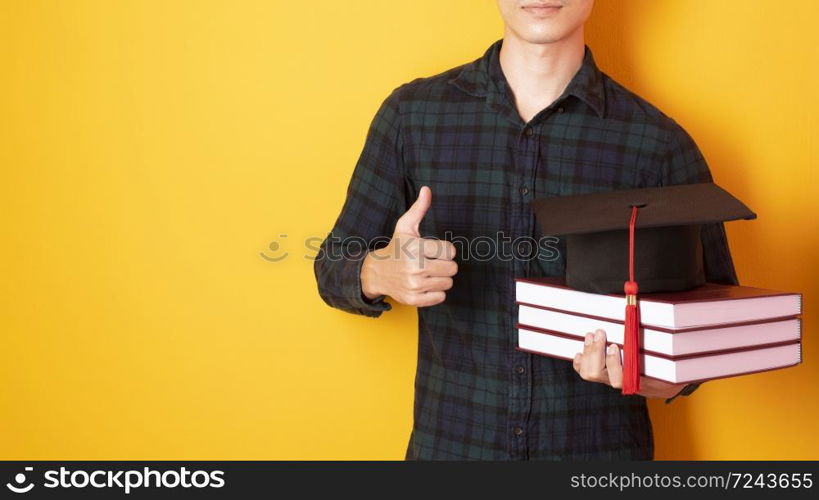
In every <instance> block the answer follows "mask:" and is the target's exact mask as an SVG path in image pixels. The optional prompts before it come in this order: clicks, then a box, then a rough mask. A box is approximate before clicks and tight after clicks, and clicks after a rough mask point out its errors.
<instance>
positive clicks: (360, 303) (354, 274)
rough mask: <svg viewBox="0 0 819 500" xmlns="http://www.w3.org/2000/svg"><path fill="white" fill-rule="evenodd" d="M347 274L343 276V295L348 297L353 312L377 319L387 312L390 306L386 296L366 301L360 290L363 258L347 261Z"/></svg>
mask: <svg viewBox="0 0 819 500" xmlns="http://www.w3.org/2000/svg"><path fill="white" fill-rule="evenodd" d="M347 264H348V265H349V267H348V273H347V274H346V276H345V283H344V285H343V286H344V289H345V290H344V292H345V293H344V295H346V296H347V297H348V300H349V301H350V305H351V306H352V307H353V308H354V309H355V312H357V313H359V314H363V315H365V316H370V317H373V318H377V317H378V316H381V313H383V312H384V311H389V310H390V309H392V306H391V305H390V304H389V302H386V301H385V300H384V299H386V296H384V295H380V296H378V297H376V298H374V299H368V298H367V297H366V296H364V292H363V291H362V290H361V268H362V266H363V265H364V258H361V259H355V260H352V261H348V262H347Z"/></svg>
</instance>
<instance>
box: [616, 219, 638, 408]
mask: <svg viewBox="0 0 819 500" xmlns="http://www.w3.org/2000/svg"><path fill="white" fill-rule="evenodd" d="M637 208H638V207H636V206H634V207H631V220H630V221H629V225H628V230H629V231H628V233H629V234H628V281H626V283H625V285H624V286H623V291H624V292H625V294H626V321H625V332H624V333H623V388H622V390H621V393H622V394H624V395H629V394H637V393H638V392H640V308H639V306H638V305H637V293H638V291H639V289H638V287H637V282H636V281H634V226H635V225H636V223H637Z"/></svg>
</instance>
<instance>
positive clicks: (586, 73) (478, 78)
mask: <svg viewBox="0 0 819 500" xmlns="http://www.w3.org/2000/svg"><path fill="white" fill-rule="evenodd" d="M502 44H503V39H500V40H497V41H496V42H494V43H493V44H492V45H490V46H489V48H488V49H487V50H486V52H484V54H483V56H481V57H480V58H479V59H476V60H475V61H472V62H471V63H468V64H465V65H464V66H463V68H462V69H461V71H460V72H459V73H458V74H457V75H456V76H455V77H454V78H452V79H451V80H449V83H451V84H453V85H455V86H456V87H458V88H459V89H461V90H463V91H464V92H466V93H468V94H471V95H474V96H476V97H487V96H490V95H491V96H492V97H498V95H503V94H506V95H508V97H509V98H510V100H511V99H512V90H511V88H510V87H509V83H508V82H507V81H506V77H505V76H504V75H503V70H502V69H501V66H500V48H501V45H502ZM567 95H573V96H575V97H577V98H578V99H580V100H582V101H583V102H585V103H586V104H588V105H589V106H590V107H591V108H592V109H593V110H594V111H595V112H596V113H597V114H598V116H600V117H601V118H602V117H603V115H604V112H605V108H606V100H605V91H604V88H603V74H602V72H601V71H600V70H599V69H598V67H597V64H595V62H594V57H593V56H592V52H591V49H590V48H589V47H588V46H586V48H585V53H584V55H583V63H582V64H581V66H580V69H579V70H578V71H577V73H575V75H574V77H572V79H571V81H570V82H569V85H568V86H567V87H566V90H565V91H564V92H563V95H562V96H560V97H559V98H558V100H562V99H564V98H565V97H566V96H567Z"/></svg>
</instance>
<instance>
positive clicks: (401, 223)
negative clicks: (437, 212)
mask: <svg viewBox="0 0 819 500" xmlns="http://www.w3.org/2000/svg"><path fill="white" fill-rule="evenodd" d="M430 205H432V190H431V189H429V187H427V186H423V187H421V191H419V192H418V199H417V200H415V203H413V204H412V206H411V207H410V208H409V210H407V211H406V212H405V213H404V215H402V216H401V217H400V218H399V219H398V221H397V222H396V223H395V232H396V233H401V234H410V235H413V236H421V234H420V233H419V231H418V226H420V224H421V221H422V220H423V219H424V216H425V215H426V214H427V210H429V207H430Z"/></svg>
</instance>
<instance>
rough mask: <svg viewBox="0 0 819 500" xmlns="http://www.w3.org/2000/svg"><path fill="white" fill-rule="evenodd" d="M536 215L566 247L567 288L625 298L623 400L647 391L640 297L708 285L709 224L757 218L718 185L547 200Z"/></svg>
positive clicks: (535, 205)
mask: <svg viewBox="0 0 819 500" xmlns="http://www.w3.org/2000/svg"><path fill="white" fill-rule="evenodd" d="M532 208H533V210H534V212H535V215H536V218H537V221H538V224H539V226H540V229H541V231H542V232H543V234H546V235H553V236H561V237H563V239H564V240H565V243H566V256H565V257H566V259H565V262H566V285H567V286H569V287H571V288H574V289H576V290H581V291H585V292H594V293H625V296H626V321H625V323H626V334H625V337H624V338H625V341H624V345H623V357H624V362H623V371H624V377H623V390H622V392H623V394H635V393H637V392H638V391H639V390H640V370H639V357H638V354H639V345H638V344H639V336H638V329H639V325H640V316H639V307H638V302H637V293H638V290H639V291H640V292H643V293H650V292H675V291H682V290H689V289H691V288H695V287H697V286H700V285H703V284H704V283H705V270H704V263H703V250H702V241H701V239H700V230H701V227H702V225H703V224H709V223H715V222H725V221H731V220H738V219H755V218H756V214H755V213H753V212H752V211H751V210H750V209H749V208H748V207H746V206H745V205H744V204H743V203H742V202H741V201H739V200H737V199H736V198H734V197H733V196H732V195H731V194H729V193H728V192H727V191H725V190H724V189H722V188H720V187H719V186H717V185H716V184H714V183H710V182H709V183H702V184H683V185H675V186H665V187H654V188H642V189H630V190H624V191H608V192H603V193H593V194H583V195H576V196H559V197H551V198H540V199H536V200H534V201H533V202H532Z"/></svg>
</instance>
